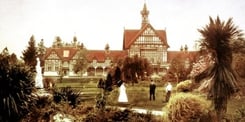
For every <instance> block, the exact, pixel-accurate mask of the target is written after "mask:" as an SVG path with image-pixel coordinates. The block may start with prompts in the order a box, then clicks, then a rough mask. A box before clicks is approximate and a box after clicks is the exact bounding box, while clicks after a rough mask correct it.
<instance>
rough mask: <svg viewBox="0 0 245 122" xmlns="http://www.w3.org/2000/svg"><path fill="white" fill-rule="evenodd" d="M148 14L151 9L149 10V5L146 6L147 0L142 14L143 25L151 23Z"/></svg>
mask: <svg viewBox="0 0 245 122" xmlns="http://www.w3.org/2000/svg"><path fill="white" fill-rule="evenodd" d="M148 15H149V11H148V10H147V6H146V2H145V3H144V7H143V10H142V11H141V16H142V27H143V26H144V25H145V24H148V23H149V20H148Z"/></svg>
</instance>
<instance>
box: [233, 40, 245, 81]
mask: <svg viewBox="0 0 245 122" xmlns="http://www.w3.org/2000/svg"><path fill="white" fill-rule="evenodd" d="M231 48H232V51H233V69H234V71H236V73H237V74H238V76H240V77H242V78H245V40H244V38H238V39H237V40H232V42H231Z"/></svg>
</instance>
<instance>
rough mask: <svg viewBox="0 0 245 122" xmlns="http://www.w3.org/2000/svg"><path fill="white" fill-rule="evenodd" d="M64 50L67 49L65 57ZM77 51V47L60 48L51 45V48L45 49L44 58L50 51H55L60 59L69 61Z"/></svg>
mask: <svg viewBox="0 0 245 122" xmlns="http://www.w3.org/2000/svg"><path fill="white" fill-rule="evenodd" d="M64 51H69V54H68V55H67V57H65V56H64ZM77 51H78V49H77V48H74V47H60V48H52V47H51V48H47V49H46V53H45V56H44V59H47V58H48V57H49V56H50V54H51V53H52V52H55V53H56V54H57V55H58V57H59V59H60V60H62V61H69V60H71V59H72V58H73V56H75V54H76V52H77Z"/></svg>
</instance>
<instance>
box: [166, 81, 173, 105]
mask: <svg viewBox="0 0 245 122" xmlns="http://www.w3.org/2000/svg"><path fill="white" fill-rule="evenodd" d="M165 90H166V98H165V101H166V102H168V101H169V98H170V96H171V92H172V84H171V83H170V82H168V85H167V87H166V89H165Z"/></svg>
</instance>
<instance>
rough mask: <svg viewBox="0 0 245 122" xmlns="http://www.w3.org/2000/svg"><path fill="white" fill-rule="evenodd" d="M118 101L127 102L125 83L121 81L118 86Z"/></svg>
mask: <svg viewBox="0 0 245 122" xmlns="http://www.w3.org/2000/svg"><path fill="white" fill-rule="evenodd" d="M118 102H119V103H127V102H128V97H127V93H126V87H125V83H124V82H123V83H122V85H121V86H120V87H119V97H118Z"/></svg>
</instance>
